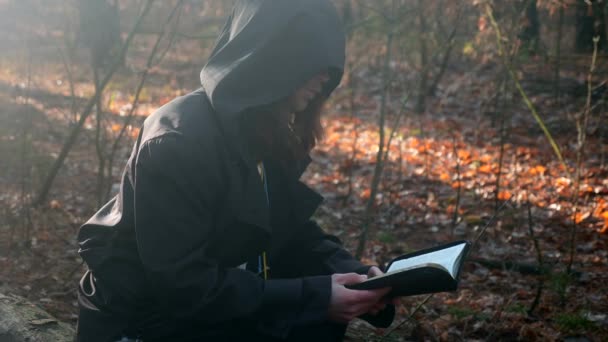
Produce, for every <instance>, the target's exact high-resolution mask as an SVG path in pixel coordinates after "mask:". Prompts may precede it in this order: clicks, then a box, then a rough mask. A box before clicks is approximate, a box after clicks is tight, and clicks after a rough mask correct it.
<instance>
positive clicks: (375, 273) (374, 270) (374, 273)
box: [367, 266, 384, 278]
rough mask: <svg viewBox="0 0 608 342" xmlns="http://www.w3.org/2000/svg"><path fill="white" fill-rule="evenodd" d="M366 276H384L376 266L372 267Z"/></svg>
mask: <svg viewBox="0 0 608 342" xmlns="http://www.w3.org/2000/svg"><path fill="white" fill-rule="evenodd" d="M367 274H368V276H369V277H370V278H371V277H377V276H381V275H383V274H384V272H382V271H381V270H380V269H379V268H378V267H376V266H372V267H371V268H370V269H369V271H368V272H367Z"/></svg>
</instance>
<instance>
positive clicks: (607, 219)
mask: <svg viewBox="0 0 608 342" xmlns="http://www.w3.org/2000/svg"><path fill="white" fill-rule="evenodd" d="M602 217H603V218H604V227H602V229H600V233H601V234H604V233H606V232H608V211H604V212H603V213H602Z"/></svg>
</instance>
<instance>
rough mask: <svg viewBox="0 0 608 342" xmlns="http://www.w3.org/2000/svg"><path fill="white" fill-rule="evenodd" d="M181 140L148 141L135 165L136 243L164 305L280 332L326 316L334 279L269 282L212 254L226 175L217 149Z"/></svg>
mask: <svg viewBox="0 0 608 342" xmlns="http://www.w3.org/2000/svg"><path fill="white" fill-rule="evenodd" d="M182 139H183V138H182V137H180V136H169V137H166V136H165V137H162V138H156V139H153V140H151V141H148V142H146V143H145V145H144V146H142V147H141V148H140V151H139V154H138V157H137V161H136V165H135V170H134V171H135V177H134V178H135V186H134V187H135V230H136V240H137V247H138V250H139V254H140V257H141V260H142V262H143V264H144V268H145V270H146V272H147V276H148V279H149V282H150V284H151V292H152V294H153V296H154V297H155V299H156V300H157V301H158V303H159V305H161V308H162V309H163V311H165V312H167V313H168V314H169V315H170V316H171V318H172V319H174V320H177V321H179V322H194V323H196V322H199V323H202V324H204V325H210V326H212V325H214V324H220V323H225V322H229V321H232V320H251V321H254V322H257V323H260V322H265V321H267V322H270V323H269V324H268V326H270V327H272V329H269V330H268V331H267V333H270V334H273V335H276V336H279V337H284V336H285V335H287V333H288V332H289V329H290V327H291V326H292V325H294V324H307V323H316V322H320V321H322V320H324V319H326V315H327V308H328V305H329V300H330V298H329V296H330V294H331V279H330V277H327V276H317V277H306V278H296V279H277V280H267V281H264V280H263V279H261V278H259V277H258V276H256V275H254V274H253V273H251V272H248V271H245V270H241V269H238V268H223V267H220V266H219V265H218V263H217V262H216V261H215V260H213V259H211V258H209V257H208V256H207V253H206V251H207V249H208V247H209V243H210V235H211V234H212V233H213V227H214V219H215V218H214V213H215V211H214V210H213V204H214V203H216V202H217V199H218V197H217V196H221V191H222V188H221V186H220V184H222V182H221V175H222V174H221V172H220V171H219V170H220V167H219V165H218V161H217V160H214V159H217V158H213V155H214V153H217V152H215V151H207V152H206V151H202V150H198V149H194V148H192V147H190V146H191V145H190V144H186V143H185V142H184V141H183V140H182ZM196 154H199V156H197V155H196ZM201 156H204V158H203V157H201ZM224 183H225V182H224ZM311 303H313V304H311Z"/></svg>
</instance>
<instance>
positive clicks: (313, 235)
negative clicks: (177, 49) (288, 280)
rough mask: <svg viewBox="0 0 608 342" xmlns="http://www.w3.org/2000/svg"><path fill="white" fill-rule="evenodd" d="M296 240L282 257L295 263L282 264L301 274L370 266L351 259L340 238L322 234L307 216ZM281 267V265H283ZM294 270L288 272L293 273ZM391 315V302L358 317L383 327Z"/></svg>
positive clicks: (363, 271) (364, 270) (361, 269)
mask: <svg viewBox="0 0 608 342" xmlns="http://www.w3.org/2000/svg"><path fill="white" fill-rule="evenodd" d="M300 232H301V234H300V235H299V236H298V239H297V241H296V242H297V243H295V244H293V245H292V246H291V247H290V248H288V249H286V250H288V251H289V252H288V253H290V255H289V256H287V257H284V258H282V259H283V260H296V261H299V264H297V265H289V266H287V267H286V268H288V269H294V270H303V272H305V273H304V274H305V275H317V274H334V273H349V272H355V273H359V274H367V272H368V270H369V269H370V267H371V266H368V265H364V264H362V263H361V262H359V261H358V260H357V259H355V258H354V257H353V256H352V255H351V254H350V253H349V252H348V251H346V250H345V249H344V247H343V246H342V244H341V242H340V240H339V239H338V238H337V237H335V236H333V235H330V234H326V233H325V232H324V231H323V229H321V227H319V225H318V224H317V223H316V222H315V221H313V220H308V221H307V222H305V223H304V225H303V226H302V227H301V230H300ZM284 267H285V266H284ZM297 275H298V274H292V276H297ZM394 317H395V306H394V305H392V304H389V305H387V307H386V308H385V309H384V310H382V311H381V312H380V313H378V314H377V315H372V314H369V313H367V314H364V315H362V316H361V317H360V318H361V319H363V320H365V321H367V322H368V323H370V324H372V325H373V326H376V327H379V328H387V327H388V326H390V325H391V323H392V322H393V319H394Z"/></svg>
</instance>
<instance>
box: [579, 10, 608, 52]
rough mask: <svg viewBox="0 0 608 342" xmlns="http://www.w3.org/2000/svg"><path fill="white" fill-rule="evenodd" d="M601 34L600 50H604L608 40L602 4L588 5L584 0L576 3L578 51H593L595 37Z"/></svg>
mask: <svg viewBox="0 0 608 342" xmlns="http://www.w3.org/2000/svg"><path fill="white" fill-rule="evenodd" d="M596 36H599V37H600V41H599V42H598V50H602V49H603V48H604V46H605V44H606V43H605V40H606V24H605V20H604V11H603V9H602V4H598V3H597V2H594V3H593V4H592V5H588V4H587V3H586V2H585V1H584V0H578V1H577V3H576V51H577V52H592V51H593V37H596Z"/></svg>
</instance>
